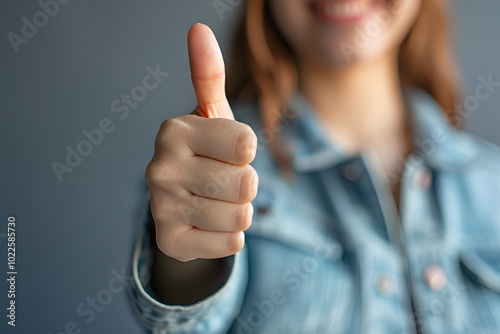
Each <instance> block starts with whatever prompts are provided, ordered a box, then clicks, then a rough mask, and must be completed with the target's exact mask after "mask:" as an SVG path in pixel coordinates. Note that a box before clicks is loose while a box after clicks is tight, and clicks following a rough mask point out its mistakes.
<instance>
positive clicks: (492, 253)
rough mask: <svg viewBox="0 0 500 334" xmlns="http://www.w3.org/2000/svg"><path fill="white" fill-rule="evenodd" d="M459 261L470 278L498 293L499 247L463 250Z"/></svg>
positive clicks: (499, 287) (499, 288)
mask: <svg viewBox="0 0 500 334" xmlns="http://www.w3.org/2000/svg"><path fill="white" fill-rule="evenodd" d="M460 263H461V264H462V267H463V269H464V271H465V272H466V273H467V275H468V276H470V278H472V279H473V280H474V281H476V282H478V283H480V284H482V285H484V286H485V287H487V288H489V289H491V290H493V291H495V292H498V293H500V249H498V250H480V251H476V250H474V251H464V252H462V253H461V254H460Z"/></svg>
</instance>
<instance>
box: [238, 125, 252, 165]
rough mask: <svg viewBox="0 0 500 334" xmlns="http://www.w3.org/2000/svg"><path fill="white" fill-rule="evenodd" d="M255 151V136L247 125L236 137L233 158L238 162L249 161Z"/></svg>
mask: <svg viewBox="0 0 500 334" xmlns="http://www.w3.org/2000/svg"><path fill="white" fill-rule="evenodd" d="M256 152H257V136H256V135H255V133H254V132H253V131H252V130H251V128H250V127H249V126H248V125H245V126H244V128H243V131H241V132H240V133H239V134H238V137H237V138H236V147H235V158H236V162H239V163H242V164H243V163H250V162H251V161H252V160H253V159H254V158H255V154H256Z"/></svg>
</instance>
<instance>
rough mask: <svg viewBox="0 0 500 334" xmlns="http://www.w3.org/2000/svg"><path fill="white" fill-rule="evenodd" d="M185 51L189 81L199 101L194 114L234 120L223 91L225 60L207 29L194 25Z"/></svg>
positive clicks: (190, 30)
mask: <svg viewBox="0 0 500 334" xmlns="http://www.w3.org/2000/svg"><path fill="white" fill-rule="evenodd" d="M188 52H189V65H190V68H191V80H192V81H193V87H194V90H195V92H196V98H197V99H198V108H197V109H196V112H197V113H198V114H200V115H201V116H204V117H208V118H229V119H234V115H233V113H232V111H231V108H230V107H229V103H228V101H227V98H226V93H225V89H224V84H225V81H226V74H225V70H224V59H223V58H222V52H221V51H220V48H219V44H218V43H217V40H216V39H215V35H214V34H213V32H212V30H210V28H209V27H207V26H206V25H204V24H195V25H194V26H192V27H191V29H189V33H188Z"/></svg>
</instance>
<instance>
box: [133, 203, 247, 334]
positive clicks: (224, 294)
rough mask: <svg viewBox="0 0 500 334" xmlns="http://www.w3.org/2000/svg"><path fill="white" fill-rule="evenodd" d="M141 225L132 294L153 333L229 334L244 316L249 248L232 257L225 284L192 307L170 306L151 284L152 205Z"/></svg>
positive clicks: (229, 261) (136, 244)
mask: <svg viewBox="0 0 500 334" xmlns="http://www.w3.org/2000/svg"><path fill="white" fill-rule="evenodd" d="M144 212H145V215H144V218H143V219H142V221H141V222H140V224H139V228H138V231H137V234H136V240H135V246H134V250H133V254H132V261H131V268H130V269H129V271H131V273H132V277H133V281H132V284H130V285H129V289H128V293H129V300H130V302H131V305H132V309H133V310H134V312H135V313H136V315H137V317H138V318H139V319H140V320H141V321H142V323H143V324H144V325H145V326H146V327H147V328H149V329H150V330H151V331H152V332H153V333H158V334H159V333H186V332H189V333H203V334H209V333H217V334H220V333H226V332H227V331H228V330H229V328H230V326H231V324H232V323H233V321H234V320H235V318H236V317H237V316H238V314H239V313H240V309H241V306H242V303H243V298H244V294H245V290H246V287H247V280H248V263H247V260H248V259H247V254H246V249H245V248H244V249H243V250H242V251H241V252H239V253H237V254H235V255H233V256H231V257H228V266H227V267H228V270H229V275H228V278H227V281H226V282H225V283H224V285H223V286H222V287H221V288H220V289H219V290H218V291H216V292H215V293H213V294H212V295H210V296H208V297H207V298H205V299H203V300H201V301H199V302H197V303H194V304H191V305H186V306H184V305H182V306H181V305H168V304H164V303H162V302H161V301H159V300H158V299H156V298H155V296H154V294H153V292H152V290H151V285H150V281H151V280H150V278H151V267H152V259H153V247H152V246H153V244H152V243H153V242H154V238H152V236H151V234H150V233H149V230H150V229H151V228H152V226H154V221H153V219H152V216H151V214H150V210H149V202H148V204H147V209H145V210H144Z"/></svg>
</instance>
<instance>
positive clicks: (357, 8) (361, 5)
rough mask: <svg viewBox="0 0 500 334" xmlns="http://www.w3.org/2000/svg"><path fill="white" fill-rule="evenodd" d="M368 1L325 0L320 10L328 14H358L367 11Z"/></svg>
mask: <svg viewBox="0 0 500 334" xmlns="http://www.w3.org/2000/svg"><path fill="white" fill-rule="evenodd" d="M367 7H368V5H367V2H366V1H335V2H332V1H324V2H322V4H321V5H320V6H319V10H320V11H322V12H323V13H324V14H325V15H328V16H356V15H360V14H362V13H363V12H365V11H366V9H367Z"/></svg>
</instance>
